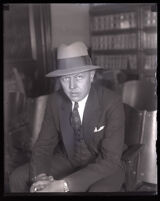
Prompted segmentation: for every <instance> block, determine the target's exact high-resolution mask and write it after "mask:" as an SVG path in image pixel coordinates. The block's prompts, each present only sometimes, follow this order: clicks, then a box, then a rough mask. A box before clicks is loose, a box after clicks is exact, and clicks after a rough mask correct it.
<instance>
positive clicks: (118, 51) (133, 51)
mask: <svg viewBox="0 0 160 201" xmlns="http://www.w3.org/2000/svg"><path fill="white" fill-rule="evenodd" d="M92 53H93V54H97V55H101V54H108V55H112V54H118V55H123V54H127V55H128V54H137V49H116V50H115V49H112V50H92Z"/></svg>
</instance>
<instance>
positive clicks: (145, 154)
mask: <svg viewBox="0 0 160 201" xmlns="http://www.w3.org/2000/svg"><path fill="white" fill-rule="evenodd" d="M122 101H123V103H125V113H126V133H125V142H126V144H127V145H131V144H138V143H139V144H144V148H143V149H142V150H141V151H140V154H139V157H138V160H137V165H136V166H137V167H136V168H137V170H136V177H137V183H140V182H147V183H153V184H156V183H157V161H156V157H157V156H156V139H157V122H156V116H157V95H156V85H155V83H152V82H149V81H129V82H126V83H125V84H124V86H123V91H122Z"/></svg>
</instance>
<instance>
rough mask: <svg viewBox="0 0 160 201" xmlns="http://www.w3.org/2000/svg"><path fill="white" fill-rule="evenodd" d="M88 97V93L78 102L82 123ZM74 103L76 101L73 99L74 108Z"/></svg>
mask: <svg viewBox="0 0 160 201" xmlns="http://www.w3.org/2000/svg"><path fill="white" fill-rule="evenodd" d="M87 98H88V95H87V96H86V97H85V98H83V99H82V100H81V101H79V102H78V105H79V107H78V112H79V116H80V119H81V123H82V120H83V113H84V108H85V105H86V101H87ZM74 104H75V102H73V101H72V110H73V108H74Z"/></svg>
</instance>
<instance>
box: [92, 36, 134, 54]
mask: <svg viewBox="0 0 160 201" xmlns="http://www.w3.org/2000/svg"><path fill="white" fill-rule="evenodd" d="M91 46H92V49H93V50H111V49H135V48H137V35H136V34H135V33H130V34H118V35H102V36H101V35H100V36H92V38H91Z"/></svg>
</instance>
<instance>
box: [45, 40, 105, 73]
mask: <svg viewBox="0 0 160 201" xmlns="http://www.w3.org/2000/svg"><path fill="white" fill-rule="evenodd" d="M57 67H58V69H56V70H54V71H52V72H50V73H48V74H47V75H46V76H47V77H58V76H64V75H69V74H73V73H80V72H85V71H89V70H95V69H103V68H102V67H100V66H95V65H92V61H91V59H90V57H89V55H88V51H87V47H86V45H85V44H84V43H83V42H79V41H78V42H74V43H72V44H70V45H65V44H62V45H61V46H60V47H59V48H58V50H57Z"/></svg>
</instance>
